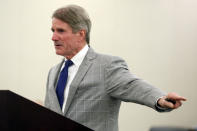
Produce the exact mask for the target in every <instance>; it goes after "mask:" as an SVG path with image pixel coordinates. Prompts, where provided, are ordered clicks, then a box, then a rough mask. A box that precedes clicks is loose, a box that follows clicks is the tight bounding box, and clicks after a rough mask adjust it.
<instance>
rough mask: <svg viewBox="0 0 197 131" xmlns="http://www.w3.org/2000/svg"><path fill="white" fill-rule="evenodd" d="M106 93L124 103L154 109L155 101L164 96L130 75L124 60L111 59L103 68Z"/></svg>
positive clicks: (156, 89)
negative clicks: (132, 103)
mask: <svg viewBox="0 0 197 131" xmlns="http://www.w3.org/2000/svg"><path fill="white" fill-rule="evenodd" d="M105 86H106V91H107V93H108V94H109V95H110V96H112V97H114V98H117V99H120V100H122V101H125V102H134V103H138V104H142V105H146V106H149V107H151V108H153V109H155V110H157V111H160V110H158V109H156V108H155V105H156V102H157V100H158V99H159V98H160V97H162V96H164V95H166V93H164V92H162V91H161V90H159V89H158V88H155V87H153V86H152V85H150V84H148V83H147V82H145V81H144V80H142V79H139V78H137V77H136V76H134V75H133V74H131V73H130V71H129V69H128V67H127V65H126V63H125V61H124V60H122V59H121V58H118V57H113V59H111V61H110V62H109V64H108V65H107V66H106V68H105Z"/></svg>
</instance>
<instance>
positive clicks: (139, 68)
mask: <svg viewBox="0 0 197 131" xmlns="http://www.w3.org/2000/svg"><path fill="white" fill-rule="evenodd" d="M67 4H79V5H81V6H83V7H84V8H86V9H87V11H88V12H89V14H90V17H91V19H92V21H93V27H92V32H91V45H92V47H93V48H94V49H95V50H96V51H98V52H102V53H107V54H111V55H118V56H121V57H123V58H124V59H125V60H126V61H127V63H128V65H129V67H130V70H131V71H132V72H133V73H135V74H136V75H137V76H139V77H140V78H143V79H145V80H147V81H149V82H150V83H152V84H153V85H154V86H156V87H158V88H161V89H162V90H165V91H166V92H177V93H179V94H181V95H183V96H185V97H186V98H188V101H187V102H185V103H184V105H183V107H182V108H180V109H179V110H175V111H173V112H171V113H162V114H159V113H157V112H155V111H154V110H152V109H150V108H147V107H144V106H140V105H136V104H130V103H129V104H128V103H123V104H122V107H121V111H120V119H119V126H120V131H131V130H133V131H148V129H149V128H150V127H151V126H152V125H177V126H189V127H190V126H197V122H196V121H197V113H196V108H197V102H196V101H197V97H196V92H197V90H196V88H197V59H196V56H197V37H196V34H197V24H196V23H197V15H196V12H197V8H196V7H197V1H196V0H1V1H0V16H1V18H0V23H1V24H0V29H1V31H0V36H1V37H0V41H1V44H0V45H1V46H0V47H1V51H0V60H1V68H0V80H1V82H0V89H9V90H12V91H14V92H16V93H19V94H21V95H23V96H24V97H26V98H29V99H31V100H35V99H41V100H44V95H45V82H46V79H47V73H48V70H49V68H50V67H51V66H53V65H54V64H56V63H57V62H59V60H60V59H61V57H59V56H56V55H55V52H54V49H53V43H52V41H51V40H50V39H51V35H52V33H51V31H50V26H51V14H52V12H53V11H54V10H55V9H56V8H58V7H60V6H63V5H67Z"/></svg>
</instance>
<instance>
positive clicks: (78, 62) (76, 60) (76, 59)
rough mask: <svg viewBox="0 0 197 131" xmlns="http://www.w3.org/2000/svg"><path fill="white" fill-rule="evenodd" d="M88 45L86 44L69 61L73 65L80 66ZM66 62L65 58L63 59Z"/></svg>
mask: <svg viewBox="0 0 197 131" xmlns="http://www.w3.org/2000/svg"><path fill="white" fill-rule="evenodd" d="M88 49H89V47H88V45H87V44H86V45H85V46H84V47H83V48H82V49H81V50H80V51H79V52H78V53H77V54H76V55H75V56H74V57H73V58H72V59H71V60H72V62H73V63H74V65H76V66H78V67H79V66H80V65H81V63H82V61H83V59H84V57H85V56H86V54H87V52H88ZM65 61H66V58H65Z"/></svg>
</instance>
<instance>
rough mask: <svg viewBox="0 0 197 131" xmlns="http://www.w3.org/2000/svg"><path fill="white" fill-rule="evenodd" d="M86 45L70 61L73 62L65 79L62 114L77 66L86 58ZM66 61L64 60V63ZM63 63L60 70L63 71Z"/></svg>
mask: <svg viewBox="0 0 197 131" xmlns="http://www.w3.org/2000/svg"><path fill="white" fill-rule="evenodd" d="M88 49H89V47H88V45H87V44H86V45H85V46H84V47H83V49H81V50H80V51H79V52H78V53H77V54H76V55H75V56H74V57H73V58H72V59H71V61H72V62H73V65H72V66H70V67H69V68H68V79H67V84H66V88H65V90H64V102H63V107H62V112H63V113H64V109H65V107H66V102H67V98H68V94H69V89H70V84H71V82H72V81H73V79H74V77H75V75H76V73H77V71H78V69H79V66H80V65H81V63H82V61H83V59H84V57H85V56H86V54H87V52H88ZM66 60H67V59H66V58H65V61H66ZM64 65H65V63H64V64H63V65H62V68H61V70H62V69H63V67H64Z"/></svg>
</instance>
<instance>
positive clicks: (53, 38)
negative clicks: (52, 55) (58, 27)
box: [51, 32, 59, 41]
mask: <svg viewBox="0 0 197 131" xmlns="http://www.w3.org/2000/svg"><path fill="white" fill-rule="evenodd" d="M58 38H59V37H58V35H57V34H56V33H55V32H53V35H52V38H51V39H52V41H57V40H58Z"/></svg>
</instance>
